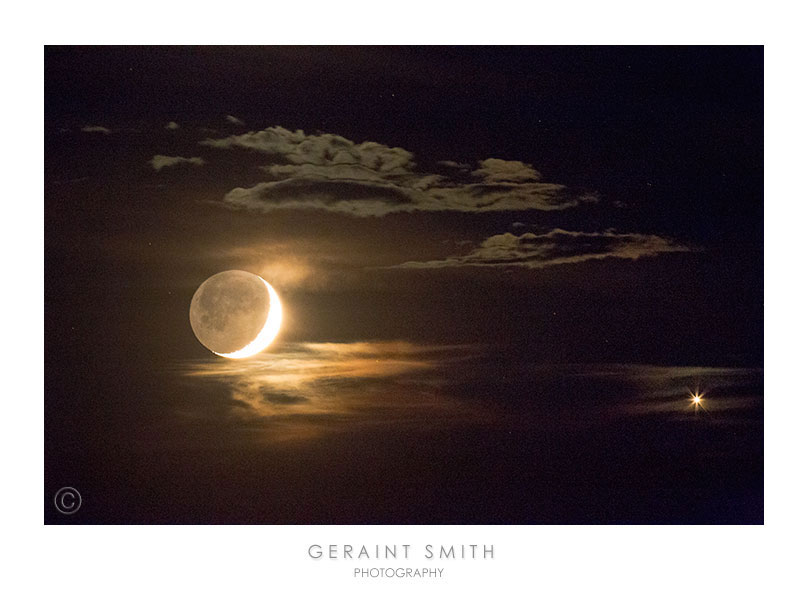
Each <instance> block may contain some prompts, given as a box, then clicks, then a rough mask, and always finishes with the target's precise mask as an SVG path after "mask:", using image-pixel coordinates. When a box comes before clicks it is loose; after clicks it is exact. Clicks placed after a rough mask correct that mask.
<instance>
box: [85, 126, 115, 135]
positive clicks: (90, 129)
mask: <svg viewBox="0 0 806 597" xmlns="http://www.w3.org/2000/svg"><path fill="white" fill-rule="evenodd" d="M81 132H83V133H103V134H104V135H109V134H110V133H111V132H112V131H111V129H108V128H106V127H105V126H97V125H87V126H83V127H81Z"/></svg>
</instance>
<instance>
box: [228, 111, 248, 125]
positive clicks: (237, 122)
mask: <svg viewBox="0 0 806 597" xmlns="http://www.w3.org/2000/svg"><path fill="white" fill-rule="evenodd" d="M226 118H227V122H230V123H232V124H234V125H237V126H245V125H246V123H245V122H244V121H243V120H241V119H240V118H238V117H236V116H233V115H232V114H227V117H226Z"/></svg>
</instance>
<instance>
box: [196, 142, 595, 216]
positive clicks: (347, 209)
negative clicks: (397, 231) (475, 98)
mask: <svg viewBox="0 0 806 597" xmlns="http://www.w3.org/2000/svg"><path fill="white" fill-rule="evenodd" d="M201 144H202V145H205V146H207V147H212V148H216V149H230V150H231V149H243V150H250V151H255V152H259V153H262V154H265V155H267V156H271V157H272V158H273V159H274V160H275V163H272V164H268V165H266V166H265V167H264V168H263V171H264V172H265V173H266V174H267V175H268V176H269V177H270V178H271V180H270V181H267V182H261V183H258V184H256V185H254V186H252V187H248V188H241V187H238V188H235V189H233V190H232V191H230V192H229V193H227V194H226V195H225V197H224V204H226V205H228V206H230V207H233V208H243V209H251V210H256V211H262V212H271V211H274V210H278V209H307V210H323V211H330V212H335V213H342V214H348V215H352V216H357V217H368V216H385V215H388V214H392V213H402V212H415V211H432V212H436V211H459V212H476V213H481V212H496V211H525V210H542V211H548V210H562V209H568V208H571V207H575V206H578V205H582V204H586V203H595V202H596V201H597V200H598V199H597V198H596V196H595V195H592V194H587V193H573V192H571V191H570V190H569V189H568V188H567V187H566V186H564V185H562V184H555V183H549V182H544V181H542V180H541V175H540V173H539V172H538V171H537V170H535V168H534V167H532V166H531V165H530V164H527V163H524V162H520V161H516V160H502V159H497V158H490V159H485V160H481V161H479V163H478V166H479V167H478V168H477V169H476V170H473V171H470V170H469V168H465V167H464V165H463V164H458V163H456V162H451V161H445V162H441V165H443V166H445V167H447V168H449V169H450V174H449V175H448V174H437V173H433V172H429V171H427V170H423V169H420V168H419V167H418V165H417V163H416V162H415V160H414V154H413V153H411V152H410V151H407V150H405V149H403V148H401V147H390V146H388V145H384V144H382V143H376V142H374V141H364V142H361V143H356V142H354V141H351V140H350V139H347V138H345V137H342V136H339V135H334V134H329V133H323V134H311V135H308V134H305V132H304V131H301V130H297V131H290V130H288V129H285V128H283V127H280V126H275V127H270V128H267V129H265V130H262V131H257V132H254V131H253V132H249V133H245V134H243V135H232V136H229V137H225V138H221V139H205V140H204V141H202V142H201Z"/></svg>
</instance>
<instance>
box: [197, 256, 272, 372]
mask: <svg viewBox="0 0 806 597" xmlns="http://www.w3.org/2000/svg"><path fill="white" fill-rule="evenodd" d="M282 319H283V308H282V304H281V302H280V297H279V296H278V295H277V292H276V291H275V290H274V288H272V287H271V285H270V284H269V283H268V282H266V280H264V279H263V278H261V277H260V276H256V275H255V274H251V273H249V272H244V271H240V270H229V271H226V272H221V273H219V274H216V275H214V276H211V277H210V278H208V279H207V280H205V282H204V283H203V284H202V285H201V286H199V288H198V290H196V293H195V294H194V295H193V299H192V300H191V304H190V325H191V327H192V328H193V332H194V334H195V335H196V338H197V339H198V340H199V342H201V343H202V344H203V345H204V346H205V347H206V348H208V349H209V350H210V351H211V352H213V353H214V354H216V355H218V356H222V357H226V358H230V359H243V358H247V357H251V356H253V355H256V354H258V353H259V352H261V351H263V350H265V349H266V348H267V347H268V346H269V345H270V344H271V343H272V342H273V341H274V339H275V338H276V337H277V334H278V333H279V332H280V326H281V324H282Z"/></svg>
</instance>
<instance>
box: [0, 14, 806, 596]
mask: <svg viewBox="0 0 806 597" xmlns="http://www.w3.org/2000/svg"><path fill="white" fill-rule="evenodd" d="M788 5H789V6H794V5H795V4H794V3H788V2H765V3H758V2H755V3H752V4H751V3H748V2H704V1H702V0H700V1H696V2H695V1H688V0H685V1H678V2H674V3H669V4H667V5H660V4H659V3H648V2H615V3H614V2H584V3H582V2H563V3H562V5H561V6H560V3H559V2H556V3H555V5H552V6H544V5H539V4H537V3H533V2H529V3H527V2H524V3H512V2H501V1H496V2H486V3H480V4H471V3H469V2H461V3H458V2H457V3H451V4H448V3H444V2H442V3H437V2H435V1H432V2H407V3H380V2H360V3H345V2H343V1H342V2H333V3H328V4H325V3H321V2H317V3H313V4H312V3H310V2H309V3H296V4H295V5H294V7H293V8H292V7H285V6H281V5H278V3H269V2H263V3H245V2H232V1H231V2H226V3H203V2H170V3H169V2H165V1H163V2H152V1H144V2H138V3H136V4H124V3H112V2H108V1H107V2H62V3H58V4H52V5H50V4H47V3H44V2H41V1H40V2H28V3H26V4H23V3H11V4H7V5H5V6H4V9H3V10H4V17H3V24H2V25H0V26H1V27H2V33H3V37H2V40H3V41H2V44H3V51H2V57H1V58H0V60H2V71H0V72H1V73H2V79H0V80H2V87H3V92H2V94H0V96H1V97H2V99H0V101H2V108H3V111H2V115H3V116H4V119H3V126H2V130H3V132H4V139H3V140H4V142H3V143H2V144H0V147H1V148H2V149H0V151H2V152H3V153H2V158H3V159H2V164H3V166H4V167H3V172H4V175H5V176H4V178H5V180H4V183H5V184H4V189H3V190H4V192H5V196H4V197H3V199H4V201H3V202H2V205H3V211H4V213H3V217H2V218H1V219H0V222H2V224H0V225H2V230H3V234H2V235H0V237H2V242H3V251H2V253H0V254H2V256H3V265H4V272H5V276H4V282H3V292H2V293H0V294H1V295H2V297H3V298H2V300H3V310H2V312H1V313H2V314H3V315H4V317H3V326H4V331H5V332H6V333H5V334H4V335H3V339H4V342H3V344H4V346H3V348H2V350H3V354H2V357H3V358H2V366H3V371H4V382H5V383H4V386H3V387H4V389H5V390H6V391H7V392H8V394H7V395H5V396H4V397H3V398H4V401H3V404H4V409H3V413H2V414H3V416H2V433H1V434H0V437H2V442H3V444H2V448H3V449H2V457H3V468H2V477H0V483H2V488H3V490H2V492H0V495H2V512H3V517H4V518H3V521H4V522H3V527H2V528H3V530H2V543H0V546H1V547H0V549H2V552H3V553H2V560H0V561H1V562H2V569H3V571H4V572H3V573H2V575H0V583H2V584H0V591H2V593H4V594H7V595H48V594H53V595H85V596H86V595H93V596H94V595H104V596H113V595H114V596H116V595H172V596H173V595H245V594H246V595H272V594H277V593H285V592H291V591H293V592H294V593H296V594H300V595H317V594H322V595H332V594H337V595H338V594H372V595H377V594H382V595H396V594H411V593H413V592H415V591H416V592H417V593H418V594H426V595H428V594H440V595H446V594H451V595H453V594H462V595H464V594H470V595H476V594H478V595H486V594H501V593H505V592H511V593H515V594H518V595H520V594H546V595H591V594H594V595H595V594H600V593H606V594H619V595H642V596H644V595H653V596H654V595H675V596H681V595H685V596H688V595H731V596H734V595H754V596H756V595H762V594H765V595H784V594H795V593H797V592H798V591H799V590H802V588H803V586H804V582H803V577H802V571H801V570H799V567H800V566H801V565H802V564H803V549H802V539H801V533H802V531H803V530H804V527H803V520H804V517H803V507H804V503H805V502H806V496H804V492H803V481H802V478H803V472H804V465H803V463H802V461H801V456H802V455H803V448H802V446H803V443H804V440H803V437H804V435H806V434H805V433H804V427H803V422H804V418H803V415H804V408H803V400H804V392H803V390H802V383H801V379H800V375H801V371H802V370H803V366H802V364H801V361H802V358H803V354H804V350H803V342H802V335H803V325H802V324H803V315H802V311H803V307H802V303H803V288H804V283H803V272H804V266H803V263H802V256H803V250H802V243H803V242H806V241H805V240H804V237H805V236H806V235H804V233H803V232H802V229H803V228H804V222H803V219H802V218H803V207H802V204H803V200H804V199H803V195H804V193H803V188H802V187H803V183H802V181H801V180H800V179H801V178H802V176H803V172H804V164H803V162H804V160H803V158H804V151H803V139H804V130H803V128H804V127H803V104H804V97H803V82H802V81H803V78H804V77H803V70H804V66H803V65H804V60H803V42H802V23H803V21H802V19H801V18H800V17H799V16H796V14H794V13H793V12H791V11H792V10H793V9H788V8H786V7H787V6H788ZM87 43H110V44H135V43H136V44H183V43H220V44H226V43H251V44H265V45H271V44H281V43H306V44H320V43H343V44H347V43H380V44H390V43H405V44H409V43H411V44H425V43H428V44H446V43H461V44H490V43H497V44H555V43H560V44H576V43H583V44H598V43H604V44H624V43H630V44H764V45H765V279H766V280H765V282H766V283H765V297H766V298H765V313H766V318H765V351H766V353H765V354H766V359H765V361H766V362H765V377H766V387H765V420H766V422H765V438H766V439H765V521H766V522H765V525H764V526H751V527H724V526H709V527H686V526H679V527H659V526H655V527H643V526H601V527H596V526H582V527H564V526H536V527H522V526H506V527H486V526H466V527H447V526H442V527H434V526H417V527H394V526H351V527H340V526H332V527H317V526H308V527H280V526H264V527H245V526H244V527H108V526H107V527H52V526H51V527H46V526H44V525H43V524H42V520H43V499H44V498H43V491H42V488H43V460H42V458H43V437H44V428H43V392H42V376H43V364H42V362H43V359H42V354H43V329H42V312H43V302H42V297H43V261H42V259H43V254H42V253H43V230H42V224H43V218H42V198H43V184H42V164H43V141H42V139H43V123H42V114H43V70H42V64H43V45H44V44H87ZM9 332H10V333H9ZM311 543H318V544H322V545H326V544H329V543H338V544H342V543H351V544H354V545H360V544H367V545H374V544H376V543H380V544H385V543H390V544H393V543H396V544H403V543H409V544H412V545H413V546H414V547H413V549H415V548H416V549H417V550H418V551H420V550H421V548H422V546H423V545H425V544H426V543H432V544H461V543H476V544H485V543H486V544H494V545H495V558H494V560H476V561H465V562H460V561H457V562H448V563H444V564H443V563H440V562H439V561H437V560H432V561H430V562H426V561H425V560H422V559H420V558H419V557H412V558H410V559H409V560H408V563H405V561H403V560H398V562H400V563H401V565H411V566H417V565H421V566H422V565H425V566H438V567H441V568H444V569H445V576H444V578H443V579H439V580H429V579H409V580H402V579H353V578H352V568H353V567H354V564H351V563H350V562H345V561H341V560H337V561H329V560H327V559H326V558H323V559H322V560H319V561H312V560H311V559H310V558H308V556H307V548H308V546H309V545H310V544H311ZM364 565H376V563H375V562H371V563H370V564H364ZM377 565H379V566H385V565H387V563H386V562H385V561H384V560H381V561H380V562H378V563H377ZM389 565H393V566H395V565H398V564H396V563H395V562H394V561H390V562H389Z"/></svg>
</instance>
